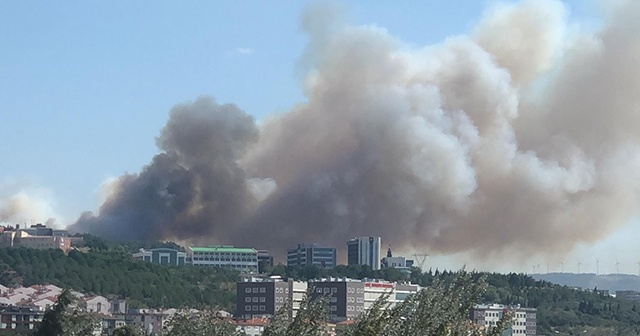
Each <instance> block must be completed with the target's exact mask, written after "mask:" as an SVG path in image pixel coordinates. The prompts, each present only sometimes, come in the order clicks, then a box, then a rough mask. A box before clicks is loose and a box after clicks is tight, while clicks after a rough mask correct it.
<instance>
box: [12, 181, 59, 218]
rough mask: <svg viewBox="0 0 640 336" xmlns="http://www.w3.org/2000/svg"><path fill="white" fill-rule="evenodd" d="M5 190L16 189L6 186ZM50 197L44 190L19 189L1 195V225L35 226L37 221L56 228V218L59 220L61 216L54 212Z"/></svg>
mask: <svg viewBox="0 0 640 336" xmlns="http://www.w3.org/2000/svg"><path fill="white" fill-rule="evenodd" d="M3 189H5V190H13V189H14V188H13V187H12V186H8V185H4V186H3ZM49 196H50V195H48V193H47V192H46V191H44V190H37V189H35V190H34V189H31V188H19V189H18V190H14V191H12V192H9V193H7V194H4V195H0V224H5V225H14V224H27V223H30V224H33V221H34V220H36V221H45V222H46V223H47V225H50V226H55V220H54V218H59V215H57V214H56V213H55V212H54V210H53V208H54V206H53V204H52V202H51V198H50V197H49Z"/></svg>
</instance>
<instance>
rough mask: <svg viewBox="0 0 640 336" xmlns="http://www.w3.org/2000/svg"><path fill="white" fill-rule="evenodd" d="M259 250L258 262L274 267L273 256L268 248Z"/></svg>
mask: <svg viewBox="0 0 640 336" xmlns="http://www.w3.org/2000/svg"><path fill="white" fill-rule="evenodd" d="M256 251H258V263H261V264H262V265H263V266H264V267H273V256H272V255H271V254H269V251H267V250H256Z"/></svg>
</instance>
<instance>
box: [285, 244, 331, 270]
mask: <svg viewBox="0 0 640 336" xmlns="http://www.w3.org/2000/svg"><path fill="white" fill-rule="evenodd" d="M305 265H316V266H320V267H324V268H334V267H336V249H335V248H333V247H328V246H323V245H320V244H314V243H307V244H298V247H296V248H294V249H291V250H288V251H287V266H305Z"/></svg>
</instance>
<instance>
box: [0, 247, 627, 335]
mask: <svg viewBox="0 0 640 336" xmlns="http://www.w3.org/2000/svg"><path fill="white" fill-rule="evenodd" d="M89 245H90V251H88V252H80V251H71V252H69V254H68V255H65V254H64V253H62V252H61V251H58V250H32V249H24V248H4V249H0V284H3V285H9V286H10V285H14V286H15V285H23V286H29V285H33V284H49V283H50V284H55V285H57V286H60V287H64V288H71V289H75V290H78V291H83V292H92V293H95V294H99V295H104V296H109V295H116V296H120V297H127V298H129V299H130V302H132V303H133V304H134V305H137V306H149V307H184V306H191V307H203V306H219V307H221V308H223V309H227V310H229V311H233V310H234V302H235V282H236V281H237V279H238V273H236V272H234V271H228V270H219V269H215V268H203V267H193V266H180V267H169V266H161V265H155V264H151V263H146V262H141V261H136V260H133V259H132V258H131V254H130V252H131V251H132V250H134V249H135V248H136V246H135V244H130V245H120V246H115V245H114V246H105V245H103V244H102V242H89ZM97 245H101V246H102V247H101V248H98V246H97ZM267 271H268V274H272V275H276V274H277V275H281V276H283V277H285V278H294V279H299V280H307V279H312V278H319V277H329V276H333V277H348V278H353V279H362V278H380V279H387V280H390V281H398V280H406V279H407V278H406V275H404V274H402V273H401V272H400V271H398V270H395V269H387V270H380V271H373V270H371V269H370V268H369V267H367V266H344V265H341V266H337V267H335V268H333V269H329V270H326V269H321V268H318V267H314V266H307V267H303V268H294V267H285V266H283V265H278V266H275V267H273V268H270V269H268V270H267ZM454 276H455V273H454V272H448V271H445V272H440V271H437V270H436V271H431V270H430V271H427V272H424V273H423V272H421V271H420V270H419V269H417V268H414V269H412V271H411V274H410V275H409V279H408V280H409V281H411V282H413V283H417V284H420V285H421V286H425V287H427V286H429V285H431V284H432V283H433V282H434V281H435V280H436V279H443V280H445V281H446V280H447V279H453V277H454ZM474 276H476V277H481V276H484V277H486V281H487V284H488V289H487V291H486V292H485V293H484V295H483V299H482V300H483V302H478V303H501V304H512V305H517V304H520V305H521V306H523V307H533V308H537V309H538V332H539V334H540V335H552V334H554V335H572V334H576V335H577V334H581V335H583V334H589V335H621V336H626V335H640V312H639V311H640V305H639V306H636V305H635V304H634V302H631V301H624V300H620V299H615V298H612V297H608V296H601V295H599V294H597V293H595V291H593V290H589V291H580V290H575V289H571V288H569V287H566V286H561V285H556V284H552V283H550V282H546V281H539V280H535V279H533V278H531V277H529V276H527V275H524V274H488V273H485V274H483V273H475V274H474ZM585 331H586V332H585Z"/></svg>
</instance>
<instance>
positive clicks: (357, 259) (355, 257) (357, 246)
mask: <svg viewBox="0 0 640 336" xmlns="http://www.w3.org/2000/svg"><path fill="white" fill-rule="evenodd" d="M380 242H381V238H380V237H356V238H353V239H351V240H349V241H348V242H347V264H349V265H369V266H371V268H372V269H374V270H379V269H380Z"/></svg>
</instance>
